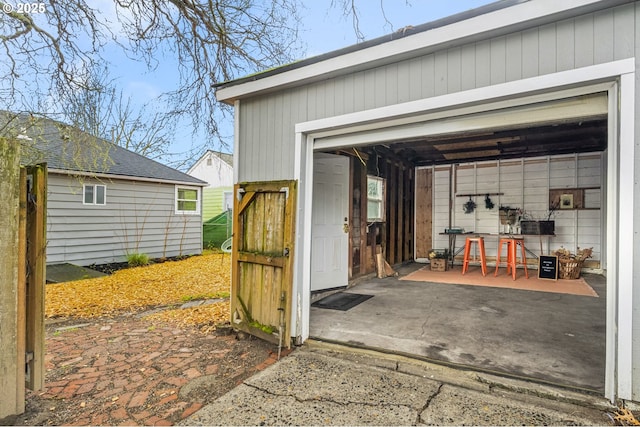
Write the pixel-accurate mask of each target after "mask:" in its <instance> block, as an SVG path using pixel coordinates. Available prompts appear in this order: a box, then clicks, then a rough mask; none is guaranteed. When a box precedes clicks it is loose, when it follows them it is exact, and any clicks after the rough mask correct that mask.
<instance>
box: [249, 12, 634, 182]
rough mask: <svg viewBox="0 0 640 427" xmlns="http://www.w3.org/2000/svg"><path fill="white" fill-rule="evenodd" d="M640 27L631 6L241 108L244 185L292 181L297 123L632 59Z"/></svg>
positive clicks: (331, 81) (254, 101) (263, 99)
mask: <svg viewBox="0 0 640 427" xmlns="http://www.w3.org/2000/svg"><path fill="white" fill-rule="evenodd" d="M635 19H636V11H635V4H634V3H632V4H628V5H623V6H619V7H616V8H612V9H609V10H605V11H601V12H596V13H592V14H587V15H584V16H580V17H577V18H574V19H568V20H564V21H560V22H558V23H554V24H548V25H544V26H540V27H534V28H531V29H528V30H525V31H521V32H514V33H512V34H508V35H505V36H500V37H495V38H491V39H487V40H484V41H478V42H475V43H469V44H465V45H463V46H457V47H451V48H449V49H444V50H440V51H437V52H434V53H431V54H428V55H425V56H422V57H418V58H414V59H407V60H404V61H400V62H397V63H394V64H390V65H386V66H382V67H378V68H375V69H370V70H363V71H360V72H357V73H354V74H352V75H349V76H343V77H338V78H333V79H327V80H325V81H322V82H319V83H314V84H311V85H308V86H304V87H300V88H296V89H288V90H287V91H285V92H284V93H285V95H284V98H282V96H283V95H282V93H277V94H274V95H265V96H262V97H256V98H253V99H248V100H242V101H241V111H242V113H241V123H240V134H239V135H238V138H239V141H240V144H241V145H242V147H243V150H241V158H240V159H239V165H240V170H239V171H238V173H239V179H240V181H264V180H273V179H290V178H292V177H293V174H294V173H293V171H294V158H293V153H294V133H293V129H294V125H295V123H298V122H302V121H308V120H314V119H319V118H325V117H331V116H335V115H341V114H347V113H351V112H355V111H363V110H368V109H372V108H376V107H382V106H387V105H393V104H396V103H401V102H405V101H409V100H415V99H420V98H428V97H432V96H436V95H443V94H447V93H454V92H458V91H461V90H468V89H473V88H478V87H484V86H488V85H494V84H499V83H504V82H507V81H514V80H518V79H521V78H527V77H533V76H539V75H543V74H549V73H555V72H558V71H562V70H569V69H573V68H577V67H583V66H587V65H594V64H599V63H604V62H609V61H612V60H618V59H623V58H629V57H633V56H634V54H635V38H634V37H635V34H636V31H635ZM274 100H275V101H274ZM282 130H284V133H282V132H281V131H282ZM267 147H268V148H267ZM273 165H279V166H281V167H273Z"/></svg>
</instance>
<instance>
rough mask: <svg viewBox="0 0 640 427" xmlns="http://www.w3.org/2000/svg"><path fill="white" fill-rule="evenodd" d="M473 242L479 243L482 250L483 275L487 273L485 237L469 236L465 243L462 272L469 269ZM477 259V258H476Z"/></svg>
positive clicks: (481, 264)
mask: <svg viewBox="0 0 640 427" xmlns="http://www.w3.org/2000/svg"><path fill="white" fill-rule="evenodd" d="M473 243H477V244H478V249H479V250H480V267H482V275H483V276H486V275H487V260H486V258H485V255H484V237H467V241H466V243H465V245H464V260H463V262H462V274H464V273H466V272H467V270H468V269H469V261H470V259H469V256H470V255H471V245H472V244H473ZM474 261H475V259H474Z"/></svg>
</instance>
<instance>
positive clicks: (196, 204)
mask: <svg viewBox="0 0 640 427" xmlns="http://www.w3.org/2000/svg"><path fill="white" fill-rule="evenodd" d="M176 213H179V214H199V213H200V189H199V188H197V187H176Z"/></svg>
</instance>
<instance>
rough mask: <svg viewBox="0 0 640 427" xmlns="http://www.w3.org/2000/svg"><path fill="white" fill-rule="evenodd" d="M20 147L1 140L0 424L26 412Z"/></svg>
mask: <svg viewBox="0 0 640 427" xmlns="http://www.w3.org/2000/svg"><path fill="white" fill-rule="evenodd" d="M19 182H20V145H19V144H18V142H17V141H14V140H7V139H2V138H0V254H2V256H0V424H5V423H4V422H3V420H8V419H9V418H10V417H13V416H15V415H18V414H21V413H23V412H24V409H25V407H24V397H23V398H22V399H19V398H18V394H19V387H20V385H19V384H22V387H23V388H22V394H23V395H24V376H21V377H19V376H18V372H20V371H21V368H22V370H24V354H23V355H22V358H20V356H19V355H18V340H17V339H16V338H17V335H18V229H19V226H18V211H19V197H20V196H19V195H20V184H19Z"/></svg>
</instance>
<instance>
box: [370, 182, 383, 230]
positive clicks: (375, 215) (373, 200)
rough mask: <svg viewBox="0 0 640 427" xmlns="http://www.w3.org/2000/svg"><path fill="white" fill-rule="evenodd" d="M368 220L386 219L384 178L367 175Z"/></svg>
mask: <svg viewBox="0 0 640 427" xmlns="http://www.w3.org/2000/svg"><path fill="white" fill-rule="evenodd" d="M367 221H368V222H376V221H384V179H383V178H379V177H377V176H367Z"/></svg>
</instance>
